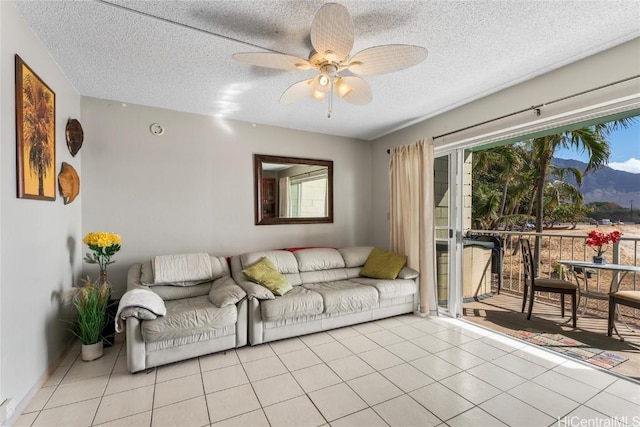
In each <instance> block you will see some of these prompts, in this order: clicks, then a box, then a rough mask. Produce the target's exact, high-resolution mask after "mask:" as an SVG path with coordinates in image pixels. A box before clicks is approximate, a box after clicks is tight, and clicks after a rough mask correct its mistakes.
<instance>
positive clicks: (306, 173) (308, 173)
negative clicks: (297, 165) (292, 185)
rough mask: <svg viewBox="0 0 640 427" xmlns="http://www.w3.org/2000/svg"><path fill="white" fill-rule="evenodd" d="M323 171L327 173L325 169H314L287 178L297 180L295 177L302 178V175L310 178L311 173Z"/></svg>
mask: <svg viewBox="0 0 640 427" xmlns="http://www.w3.org/2000/svg"><path fill="white" fill-rule="evenodd" d="M323 171H327V168H320V169H316V170H314V171H309V172H302V173H299V174H298V175H291V176H290V177H289V178H297V177H299V176H303V175H307V176H311V174H312V173H316V172H323Z"/></svg>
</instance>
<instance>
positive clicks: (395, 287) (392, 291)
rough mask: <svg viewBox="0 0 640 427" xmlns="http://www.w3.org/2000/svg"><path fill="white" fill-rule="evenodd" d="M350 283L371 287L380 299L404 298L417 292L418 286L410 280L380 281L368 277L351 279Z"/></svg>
mask: <svg viewBox="0 0 640 427" xmlns="http://www.w3.org/2000/svg"><path fill="white" fill-rule="evenodd" d="M351 281H352V282H356V283H360V284H362V285H367V286H373V287H374V288H376V289H377V291H378V293H379V294H380V299H381V300H382V299H388V298H397V297H404V296H408V295H414V294H416V293H417V292H418V285H417V284H416V282H415V281H414V280H411V279H406V280H405V279H395V280H380V279H370V278H368V277H358V278H356V279H351Z"/></svg>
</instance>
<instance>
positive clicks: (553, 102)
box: [387, 74, 640, 154]
mask: <svg viewBox="0 0 640 427" xmlns="http://www.w3.org/2000/svg"><path fill="white" fill-rule="evenodd" d="M639 77H640V74H636V75H635V76H631V77H627V78H626V79H622V80H618V81H615V82H612V83H608V84H606V85H602V86H598V87H595V88H592V89H588V90H585V91H582V92H578V93H574V94H573V95H567V96H564V97H562V98H558V99H554V100H553V101H549V102H545V103H542V104H538V105H532V106H531V107H529V108H524V109H522V110H518V111H514V112H513V113H509V114H505V115H503V116H500V117H496V118H493V119H490V120H485V121H484V122H480V123H476V124H473V125H470V126H466V127H463V128H460V129H456V130H454V131H451V132H447V133H443V134H441V135H437V136H434V137H433V139H434V140H436V139H438V138H444V137H445V136H449V135H453V134H455V133H458V132H463V131H465V130H469V129H473V128H476V127H478V126H482V125H486V124H488V123H493V122H496V121H498V120H502V119H506V118H508V117H512V116H515V115H517V114H521V113H526V112H527V111H533V112H534V113H535V114H536V116H539V115H540V114H541V112H540V108H541V107H546V106H547V105H551V104H555V103H557V102H561V101H566V100H567V99H571V98H575V97H578V96H581V95H585V94H587V93H591V92H595V91H597V90H600V89H605V88H608V87H611V86H615V85H618V84H620V83H625V82H628V81H631V80H634V79H637V78H639ZM387 154H391V149H387Z"/></svg>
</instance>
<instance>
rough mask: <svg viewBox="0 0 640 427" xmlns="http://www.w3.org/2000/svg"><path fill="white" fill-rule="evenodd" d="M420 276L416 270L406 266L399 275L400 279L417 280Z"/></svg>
mask: <svg viewBox="0 0 640 427" xmlns="http://www.w3.org/2000/svg"><path fill="white" fill-rule="evenodd" d="M419 275H420V273H418V272H417V271H416V270H414V269H413V268H411V267H407V266H406V265H405V266H404V267H402V270H400V273H398V279H415V278H416V277H418V276H419Z"/></svg>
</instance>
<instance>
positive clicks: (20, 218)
mask: <svg viewBox="0 0 640 427" xmlns="http://www.w3.org/2000/svg"><path fill="white" fill-rule="evenodd" d="M16 53H17V54H18V55H20V57H21V58H22V59H23V60H24V61H25V62H26V63H27V65H29V67H31V68H32V69H33V70H34V71H35V72H36V73H37V74H38V75H39V76H40V78H41V79H43V80H44V81H45V82H46V83H47V85H48V86H49V87H50V88H51V89H52V90H53V91H54V92H55V94H56V176H57V173H58V172H59V171H60V165H61V163H62V162H63V161H66V162H68V163H70V164H71V165H73V166H74V167H75V168H76V170H78V173H80V172H81V168H80V158H79V155H78V156H77V157H76V158H73V157H71V154H69V150H68V149H67V146H66V140H65V125H66V122H67V119H69V118H70V117H74V118H78V117H79V116H80V96H79V94H78V93H77V92H76V90H75V89H74V88H73V87H72V86H71V84H70V83H69V81H68V80H67V78H66V77H65V76H64V74H63V73H62V71H61V70H60V69H59V68H58V66H57V65H56V64H55V62H54V61H53V60H52V59H51V57H50V55H49V53H48V52H47V51H46V50H45V49H44V47H43V46H42V44H41V43H40V40H38V39H37V38H36V37H35V35H34V34H33V33H32V32H31V30H30V29H29V28H28V27H27V25H26V23H25V22H24V20H23V19H22V16H21V15H20V14H19V13H18V11H17V10H16V9H15V7H14V6H13V4H12V3H11V2H6V1H2V2H0V76H2V79H1V81H0V85H1V86H0V93H2V97H1V99H0V105H1V107H0V125H1V127H0V176H1V177H2V179H1V183H0V265H2V269H1V270H0V293H1V295H2V299H1V300H0V342H2V354H1V356H2V357H1V361H0V378H1V381H2V383H1V385H0V386H1V390H2V398H13V399H16V401H17V402H19V401H20V400H22V399H23V398H24V397H25V395H26V394H27V393H28V392H29V390H30V389H31V388H32V387H33V386H34V385H36V384H37V383H38V381H39V379H40V378H41V377H42V375H43V374H45V372H46V370H47V368H48V367H49V365H50V364H51V363H52V362H53V361H54V360H55V359H56V357H58V356H59V355H60V353H61V352H62V350H63V349H64V347H65V345H66V344H67V343H68V342H69V340H70V338H71V336H70V334H69V332H68V331H67V326H68V325H67V324H66V323H64V322H63V321H62V319H63V318H65V317H66V316H67V314H61V307H60V306H59V303H58V301H57V299H56V297H55V296H56V294H57V293H58V292H60V291H62V290H63V289H67V288H69V287H70V286H71V284H72V283H73V281H74V279H75V278H77V277H78V276H79V273H80V271H81V252H80V251H81V245H82V242H81V238H82V237H81V234H80V233H81V206H80V205H81V199H76V200H75V201H74V202H73V203H72V204H70V205H66V206H65V205H64V202H63V200H62V198H61V197H59V196H58V197H57V199H56V201H54V202H51V201H36V200H27V199H18V198H17V197H16V130H15V97H14V94H15V86H14V81H15V77H14V76H15V73H14V69H15V65H14V55H15V54H16ZM63 313H68V311H67V310H64V311H63ZM1 400H2V399H0V401H1Z"/></svg>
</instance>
